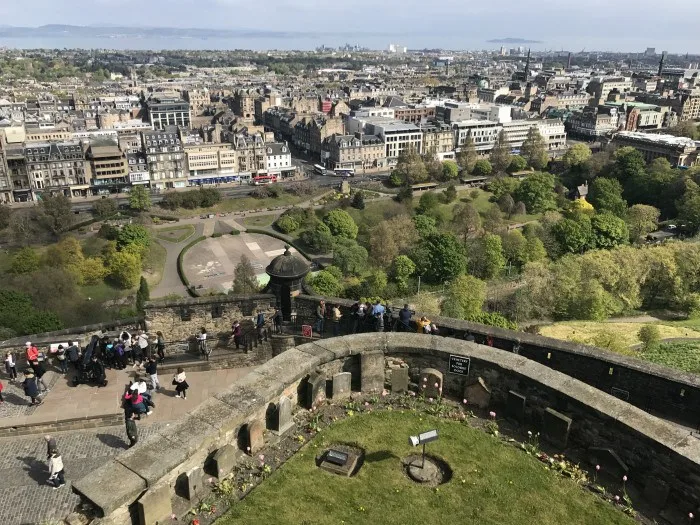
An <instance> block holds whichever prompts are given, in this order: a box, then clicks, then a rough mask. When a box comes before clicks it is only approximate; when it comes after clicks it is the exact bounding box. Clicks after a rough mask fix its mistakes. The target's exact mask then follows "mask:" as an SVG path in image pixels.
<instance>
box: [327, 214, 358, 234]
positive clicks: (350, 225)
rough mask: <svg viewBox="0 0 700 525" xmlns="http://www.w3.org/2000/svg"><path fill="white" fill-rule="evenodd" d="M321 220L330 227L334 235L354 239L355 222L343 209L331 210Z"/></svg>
mask: <svg viewBox="0 0 700 525" xmlns="http://www.w3.org/2000/svg"><path fill="white" fill-rule="evenodd" d="M323 222H324V223H325V224H326V226H328V228H329V229H330V232H331V235H333V236H334V237H343V238H345V239H354V238H356V237H357V224H355V221H354V220H353V218H352V216H351V215H350V214H349V213H348V212H346V211H345V210H339V209H336V210H332V211H330V212H328V213H327V214H326V216H325V217H324V218H323Z"/></svg>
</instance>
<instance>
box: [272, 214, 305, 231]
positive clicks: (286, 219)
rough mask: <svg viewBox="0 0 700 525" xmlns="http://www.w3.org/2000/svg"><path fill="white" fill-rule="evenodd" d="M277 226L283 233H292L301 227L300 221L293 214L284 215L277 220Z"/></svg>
mask: <svg viewBox="0 0 700 525" xmlns="http://www.w3.org/2000/svg"><path fill="white" fill-rule="evenodd" d="M275 226H276V227H277V229H278V230H279V231H281V232H282V233H292V232H293V231H296V230H298V229H299V226H300V224H299V221H297V219H296V218H295V217H293V216H292V215H282V216H281V217H280V218H279V219H277V220H276V221H275Z"/></svg>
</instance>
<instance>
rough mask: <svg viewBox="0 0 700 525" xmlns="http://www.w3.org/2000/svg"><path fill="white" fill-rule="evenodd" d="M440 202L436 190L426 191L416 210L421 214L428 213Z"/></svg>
mask: <svg viewBox="0 0 700 525" xmlns="http://www.w3.org/2000/svg"><path fill="white" fill-rule="evenodd" d="M439 204H440V199H438V196H437V194H436V193H435V192H432V191H426V192H425V193H423V195H421V196H420V199H419V200H418V209H417V210H416V211H417V212H418V213H420V214H421V215H427V214H428V213H429V212H430V211H432V210H434V209H435V208H437V207H438V205H439Z"/></svg>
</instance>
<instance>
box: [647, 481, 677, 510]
mask: <svg viewBox="0 0 700 525" xmlns="http://www.w3.org/2000/svg"><path fill="white" fill-rule="evenodd" d="M670 492H671V487H670V486H669V485H668V483H666V482H665V481H661V480H660V479H658V478H654V477H649V478H648V479H647V482H646V484H645V485H644V503H646V504H647V505H650V506H651V507H652V508H653V509H655V510H660V509H663V508H664V507H665V506H666V501H668V495H669V493H670Z"/></svg>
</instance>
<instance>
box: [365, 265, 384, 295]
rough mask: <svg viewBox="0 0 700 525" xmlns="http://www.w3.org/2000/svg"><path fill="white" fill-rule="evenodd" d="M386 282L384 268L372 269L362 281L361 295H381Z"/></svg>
mask: <svg viewBox="0 0 700 525" xmlns="http://www.w3.org/2000/svg"><path fill="white" fill-rule="evenodd" d="M387 284H388V280H387V276H386V272H385V271H384V270H379V269H375V270H372V271H371V272H370V273H369V275H367V277H366V278H365V280H364V281H363V282H362V288H363V292H364V293H363V295H365V296H366V297H381V296H382V295H383V294H384V290H385V289H386V285H387Z"/></svg>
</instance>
